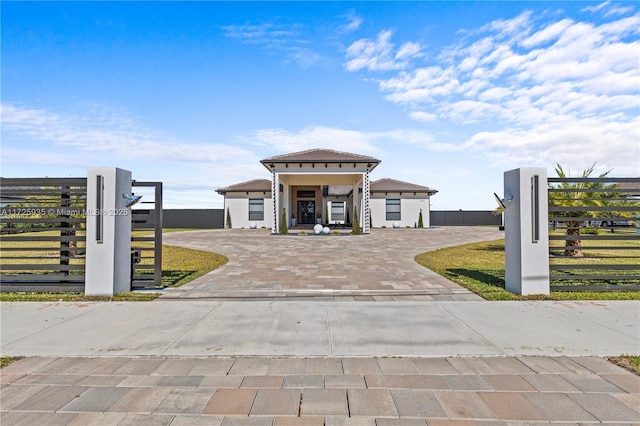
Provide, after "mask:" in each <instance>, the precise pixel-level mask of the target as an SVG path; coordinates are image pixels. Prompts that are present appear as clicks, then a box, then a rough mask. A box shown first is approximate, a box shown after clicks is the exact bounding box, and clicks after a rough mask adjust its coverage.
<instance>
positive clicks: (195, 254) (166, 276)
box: [0, 229, 227, 302]
mask: <svg viewBox="0 0 640 426" xmlns="http://www.w3.org/2000/svg"><path fill="white" fill-rule="evenodd" d="M181 230H182V229H171V230H168V231H181ZM166 231H167V230H165V232H166ZM148 233H149V232H147V231H136V232H134V235H145V234H148ZM48 234H51V235H52V236H53V235H56V234H57V233H56V232H55V231H43V234H42V235H45V236H46V235H48ZM58 234H59V233H58ZM23 235H24V234H23ZM45 244H46V243H45ZM42 245H43V244H42V243H32V242H11V241H8V240H7V239H3V241H2V247H11V246H13V247H25V251H20V252H6V253H11V254H12V256H25V255H26V256H29V255H30V254H31V253H29V251H28V250H29V248H31V247H37V246H42ZM145 245H147V246H149V247H151V243H146V242H144V243H136V246H145ZM82 248H84V247H82ZM6 253H3V259H2V262H3V263H7V264H8V263H19V262H21V261H22V260H19V259H16V260H12V259H11V257H7V256H6ZM38 255H39V256H43V255H44V256H51V258H49V259H38V260H34V261H33V262H34V263H37V262H39V263H43V264H46V263H52V262H53V261H54V260H55V261H57V256H59V252H58V251H57V248H54V247H52V249H51V252H49V251H46V252H44V253H43V252H42V251H40V252H38ZM54 256H56V257H55V258H54ZM74 260H75V261H77V262H83V261H84V259H74ZM145 263H149V264H150V263H152V261H151V259H143V262H142V264H145ZM225 263H227V258H226V257H224V256H222V255H220V254H217V253H211V252H205V251H201V250H192V249H187V248H183V247H174V246H165V245H163V246H162V283H161V285H162V287H178V286H181V285H182V284H185V283H187V282H189V281H192V280H194V279H196V278H198V277H200V276H202V275H204V274H206V273H207V272H209V271H212V270H214V269H216V268H218V267H220V266H222V265H224V264H225ZM158 296H160V293H140V292H124V293H120V294H117V295H115V296H114V297H97V296H85V295H84V294H82V293H0V301H43V302H44V301H103V300H104V301H108V300H113V301H146V300H153V299H155V298H157V297H158Z"/></svg>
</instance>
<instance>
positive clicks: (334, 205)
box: [331, 201, 344, 222]
mask: <svg viewBox="0 0 640 426" xmlns="http://www.w3.org/2000/svg"><path fill="white" fill-rule="evenodd" d="M331 220H332V221H336V222H338V221H340V222H344V201H333V202H331Z"/></svg>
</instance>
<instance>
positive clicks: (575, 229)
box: [549, 164, 620, 257]
mask: <svg viewBox="0 0 640 426" xmlns="http://www.w3.org/2000/svg"><path fill="white" fill-rule="evenodd" d="M595 166H596V165H595V164H593V165H592V166H591V167H589V168H588V169H586V170H583V171H582V175H581V176H580V177H581V178H588V177H590V176H591V174H592V173H593V170H594V168H595ZM555 171H556V174H557V175H558V177H559V178H568V177H570V176H569V175H568V174H567V173H566V172H565V171H564V169H563V168H562V166H561V165H560V164H556V166H555ZM610 172H611V170H608V171H606V172H604V173H602V174H600V175H599V176H598V178H605V177H607V175H608V174H609V173H610ZM617 187H618V185H617V184H605V183H603V182H598V181H595V182H561V183H559V184H556V185H552V184H550V185H549V189H550V190H551V191H549V207H563V208H565V209H566V210H562V211H558V212H555V216H554V217H557V218H563V219H565V220H564V224H565V227H566V232H565V235H566V237H567V239H566V240H565V247H567V248H566V249H565V251H564V255H565V256H571V257H582V256H583V253H582V250H581V245H582V241H581V240H580V239H579V238H578V237H579V236H580V223H581V222H582V221H583V220H584V218H585V217H594V218H595V217H597V216H598V215H599V214H603V212H601V211H580V210H582V209H581V208H582V207H605V206H613V205H619V204H620V203H619V202H618V201H616V200H615V199H616V198H617V196H616V193H614V192H607V191H610V190H611V189H615V188H617ZM599 189H602V190H604V191H603V192H597V190H599ZM563 190H564V191H563ZM594 190H596V191H594ZM573 207H578V209H575V210H571V208H573ZM573 218H575V220H572V219H573Z"/></svg>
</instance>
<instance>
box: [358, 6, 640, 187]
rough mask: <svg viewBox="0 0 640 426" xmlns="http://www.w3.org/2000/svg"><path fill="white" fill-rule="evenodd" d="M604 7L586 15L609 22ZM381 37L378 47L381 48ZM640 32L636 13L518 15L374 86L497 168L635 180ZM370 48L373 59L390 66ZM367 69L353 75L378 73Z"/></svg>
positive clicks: (639, 150) (639, 141) (639, 154)
mask: <svg viewBox="0 0 640 426" xmlns="http://www.w3.org/2000/svg"><path fill="white" fill-rule="evenodd" d="M611 7H612V6H611V4H609V3H603V4H601V5H599V6H598V7H597V8H593V10H590V11H593V12H598V11H600V13H602V14H605V15H606V11H607V10H610V9H611ZM548 16H553V18H551V19H549V18H548ZM384 34H386V35H387V36H388V37H387V38H379V39H378V43H377V44H375V45H376V46H379V45H384V43H383V42H384V41H386V42H387V43H388V40H389V37H390V34H387V33H384ZM638 34H640V15H639V14H635V15H633V16H626V17H622V18H610V19H604V20H603V19H599V20H598V21H597V22H588V21H580V20H577V21H576V20H573V19H569V18H565V17H562V16H560V15H558V14H546V15H543V16H534V15H533V14H532V12H530V11H525V12H523V13H522V14H520V15H518V16H516V17H514V18H512V19H504V20H497V21H493V22H491V23H489V24H487V25H484V26H482V27H481V28H480V29H479V30H471V31H466V32H464V35H463V38H462V39H461V40H458V41H456V42H455V43H454V44H453V45H451V46H448V47H445V48H443V49H442V50H441V51H440V52H425V53H426V55H425V57H426V58H435V60H432V61H431V62H430V63H426V64H425V65H424V66H421V67H414V68H413V69H411V68H410V67H409V66H408V65H407V66H405V67H398V68H397V71H396V73H395V75H393V76H391V77H389V78H383V79H380V80H377V83H378V86H379V89H380V91H381V92H382V93H383V95H384V97H385V99H387V100H389V101H391V102H394V103H397V104H400V105H402V106H403V107H404V108H407V109H408V111H407V113H408V115H409V117H410V118H411V119H413V120H415V121H420V122H426V123H430V122H433V121H434V120H435V119H436V118H437V119H438V121H439V123H440V124H442V123H443V122H446V121H450V122H451V123H452V124H453V125H454V126H455V127H454V128H456V129H457V130H456V131H457V133H456V135H457V138H458V141H459V142H458V145H459V146H460V147H464V148H465V149H473V150H476V151H477V152H479V153H484V154H485V155H487V156H489V157H490V158H491V159H492V160H493V161H494V162H495V163H496V164H509V165H510V166H514V164H515V165H517V164H527V163H535V164H539V165H542V164H554V163H556V162H561V163H563V162H564V163H566V164H569V165H574V166H575V168H580V167H584V163H588V164H591V163H593V162H597V163H599V164H601V165H602V166H603V167H607V168H613V169H614V170H615V171H616V172H620V173H624V174H632V175H633V174H635V175H638V174H639V173H640V170H638V168H639V164H638V158H640V126H639V125H638V124H639V123H638V106H639V105H640V67H639V65H638V64H639V63H640V40H638ZM367 43H372V42H371V41H367ZM363 46H364V44H363ZM370 47H371V50H370V52H371V53H372V55H371V56H375V55H373V53H376V52H377V53H378V56H377V58H380V57H384V58H387V59H388V58H389V56H388V55H387V56H384V55H382V54H380V52H382V51H383V50H382V49H377V50H376V49H374V48H373V45H372V46H370ZM389 51H390V49H389V47H388V45H387V50H386V51H385V52H389ZM362 56H363V57H369V56H366V55H362ZM347 59H352V58H350V57H349V56H347ZM368 64H370V63H369V62H366V61H364V60H363V62H362V63H360V64H359V65H358V66H352V68H353V69H363V68H365V67H366V68H368V69H369V70H375V69H376V67H374V66H368ZM378 69H380V67H378ZM500 128H503V129H504V130H496V129H500ZM449 139H450V140H451V136H449ZM454 140H455V137H454ZM447 149H449V148H447ZM578 163H580V164H578ZM588 164H587V165H588Z"/></svg>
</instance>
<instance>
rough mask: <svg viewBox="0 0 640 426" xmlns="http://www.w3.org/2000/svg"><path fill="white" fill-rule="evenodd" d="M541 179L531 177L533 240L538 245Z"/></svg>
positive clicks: (535, 176)
mask: <svg viewBox="0 0 640 426" xmlns="http://www.w3.org/2000/svg"><path fill="white" fill-rule="evenodd" d="M539 195H540V177H539V176H538V175H533V176H532V177H531V209H532V212H531V219H532V220H531V240H532V242H534V243H537V242H538V241H539V240H540V198H539Z"/></svg>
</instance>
